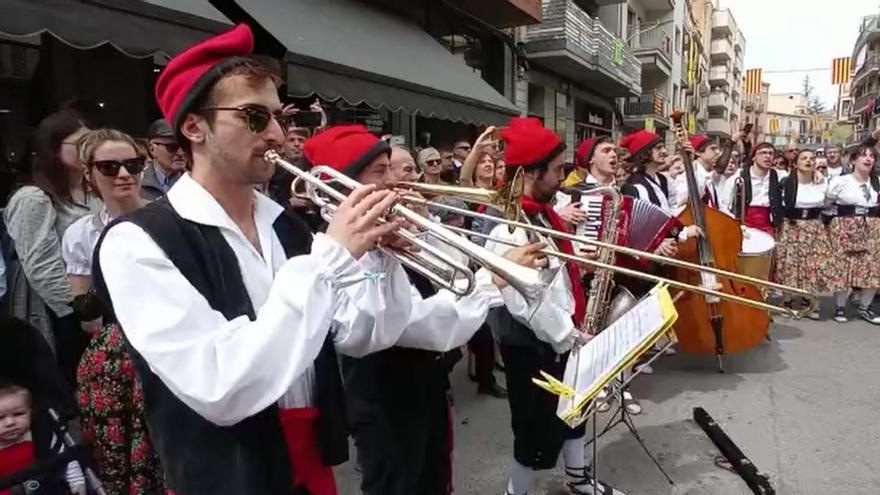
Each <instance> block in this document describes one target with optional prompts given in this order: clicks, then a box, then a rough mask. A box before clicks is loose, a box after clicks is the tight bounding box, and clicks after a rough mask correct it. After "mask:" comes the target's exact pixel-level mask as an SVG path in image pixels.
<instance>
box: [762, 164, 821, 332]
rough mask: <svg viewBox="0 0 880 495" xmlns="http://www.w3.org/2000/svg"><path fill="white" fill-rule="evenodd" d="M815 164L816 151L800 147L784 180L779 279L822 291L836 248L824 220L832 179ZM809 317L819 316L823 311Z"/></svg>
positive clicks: (778, 246) (784, 282)
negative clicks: (826, 198)
mask: <svg viewBox="0 0 880 495" xmlns="http://www.w3.org/2000/svg"><path fill="white" fill-rule="evenodd" d="M815 166H816V155H815V153H813V152H812V151H810V150H805V149H802V150H799V151H798V152H797V155H796V157H795V165H794V168H793V170H792V172H791V175H789V176H788V177H786V178H785V179H783V180H782V181H781V186H782V204H783V206H784V208H785V220H784V221H783V222H782V225H780V227H779V230H778V234H777V239H776V250H775V258H776V275H777V278H778V282H779V283H781V284H785V285H789V286H792V287H798V288H800V289H803V290H806V291H809V292H811V293H813V294H818V293H820V292H822V291H825V290H827V287H825V285H826V284H825V281H826V280H827V276H828V275H829V274H828V262H827V260H828V253H830V252H832V251H831V247H830V244H829V241H828V231H827V230H826V229H825V225H824V224H823V222H822V208H823V206H824V204H825V193H826V191H827V190H828V181H827V180H826V179H825V178H824V177H821V176H817V175H815ZM785 302H786V304H787V305H792V304H797V303H803V301H797V302H796V301H785ZM809 317H810V318H812V319H814V320H816V319H819V312H818V311H815V312H813V313H811V314H810V315H809Z"/></svg>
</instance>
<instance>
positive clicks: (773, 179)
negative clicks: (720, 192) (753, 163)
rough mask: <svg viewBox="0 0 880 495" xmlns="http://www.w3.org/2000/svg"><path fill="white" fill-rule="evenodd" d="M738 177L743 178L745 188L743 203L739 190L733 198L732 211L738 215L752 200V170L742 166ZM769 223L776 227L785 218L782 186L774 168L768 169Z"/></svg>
mask: <svg viewBox="0 0 880 495" xmlns="http://www.w3.org/2000/svg"><path fill="white" fill-rule="evenodd" d="M739 173H740V177H742V180H743V186H744V187H745V188H746V192H745V196H746V198H745V200H746V202H745V204H742V200H741V195H740V193H739V191H737V192H736V196H735V197H734V198H733V212H734V214H736V215H737V217H739V216H740V215H742V214H743V212H745V208H747V207H748V206H749V203H751V202H752V170H751V167H743V168H742V169H740V172H739ZM768 195H769V196H770V223H771V224H772V225H774V226H776V227H778V226H779V225H780V224H781V223H782V220H783V219H784V218H785V205H783V204H782V188H781V187H780V185H779V176H778V175H777V174H776V170H773V169H770V191H769V194H768Z"/></svg>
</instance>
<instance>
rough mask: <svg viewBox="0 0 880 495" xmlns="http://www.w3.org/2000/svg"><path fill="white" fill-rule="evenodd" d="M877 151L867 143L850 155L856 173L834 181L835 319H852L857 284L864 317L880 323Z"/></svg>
mask: <svg viewBox="0 0 880 495" xmlns="http://www.w3.org/2000/svg"><path fill="white" fill-rule="evenodd" d="M876 161H877V150H876V149H875V148H874V147H873V146H868V145H865V144H862V145H859V146H858V147H856V148H855V149H854V150H853V152H852V153H851V154H850V164H851V165H852V173H849V174H846V175H841V176H838V177H835V178H834V179H832V180H831V183H830V184H829V185H828V192H827V194H826V200H825V202H826V205H829V206H834V210H835V216H834V217H833V218H832V219H831V223H830V224H829V231H828V232H829V237H830V240H831V265H830V267H829V272H828V283H829V286H830V288H831V290H832V291H834V303H835V310H834V320H835V321H837V322H841V323H842V322H846V321H847V316H846V302H847V296H848V294H849V290H850V288H851V287H860V288H861V291H860V294H859V317H860V318H862V319H863V320H865V321H867V322H869V323H872V324H875V325H880V316H878V315H877V314H876V313H874V311H872V310H871V302H872V301H873V300H874V295H876V294H877V289H878V288H880V259H878V257H880V208H878V202H877V197H878V191H880V179H878V177H877V175H876V174H874V163H875V162H876Z"/></svg>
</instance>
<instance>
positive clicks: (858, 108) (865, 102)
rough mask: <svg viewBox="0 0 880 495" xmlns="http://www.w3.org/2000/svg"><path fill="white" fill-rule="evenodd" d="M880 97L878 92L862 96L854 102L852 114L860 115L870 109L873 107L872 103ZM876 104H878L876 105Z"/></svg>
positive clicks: (870, 92)
mask: <svg viewBox="0 0 880 495" xmlns="http://www.w3.org/2000/svg"><path fill="white" fill-rule="evenodd" d="M877 97H878V94H877V92H875V91H869V92H867V93H865V94H863V95H862V96H859V97H858V98H856V99H855V101H854V102H853V107H852V113H853V115H857V114H860V113H862V112H864V111H866V110H867V109H868V107H869V106H870V105H871V102H872V101H876V100H877ZM875 104H876V103H875Z"/></svg>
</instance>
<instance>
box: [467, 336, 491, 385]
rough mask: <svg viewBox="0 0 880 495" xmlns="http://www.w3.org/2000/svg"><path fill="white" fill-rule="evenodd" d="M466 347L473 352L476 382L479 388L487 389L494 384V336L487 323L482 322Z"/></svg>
mask: <svg viewBox="0 0 880 495" xmlns="http://www.w3.org/2000/svg"><path fill="white" fill-rule="evenodd" d="M468 349H470V351H471V352H473V353H474V361H475V364H476V366H475V368H476V370H475V371H476V375H477V383H478V384H479V386H480V388H484V389H489V388H492V387H493V386H494V385H495V374H494V373H493V371H494V370H495V338H494V337H493V336H492V330H491V329H490V328H489V325H487V324H485V323H484V324H483V326H481V327H480V329H479V330H477V333H475V334H474V336H473V337H471V340H470V341H469V342H468Z"/></svg>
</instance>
